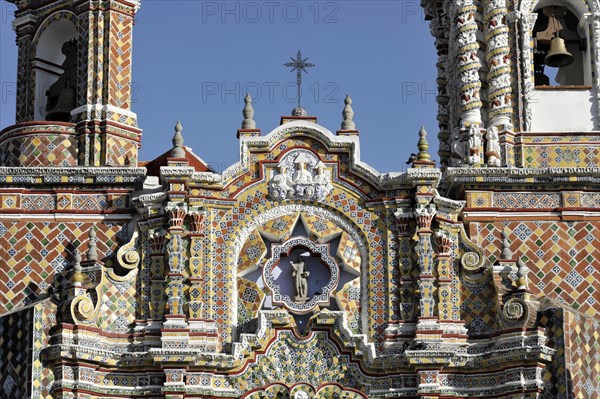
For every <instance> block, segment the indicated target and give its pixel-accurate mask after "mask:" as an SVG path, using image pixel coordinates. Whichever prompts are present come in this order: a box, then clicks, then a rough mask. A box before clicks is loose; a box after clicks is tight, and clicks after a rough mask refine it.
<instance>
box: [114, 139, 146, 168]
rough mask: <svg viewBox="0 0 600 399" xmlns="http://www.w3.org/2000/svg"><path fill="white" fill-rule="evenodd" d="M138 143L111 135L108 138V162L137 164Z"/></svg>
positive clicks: (119, 164) (118, 164)
mask: <svg viewBox="0 0 600 399" xmlns="http://www.w3.org/2000/svg"><path fill="white" fill-rule="evenodd" d="M137 157H138V144H137V143H135V142H132V141H129V140H125V139H120V138H118V137H116V136H112V135H109V136H108V138H107V140H106V164H107V165H113V166H121V165H124V166H129V165H137Z"/></svg>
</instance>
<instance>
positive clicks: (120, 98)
mask: <svg viewBox="0 0 600 399" xmlns="http://www.w3.org/2000/svg"><path fill="white" fill-rule="evenodd" d="M108 15H109V21H107V22H106V29H109V30H110V40H109V42H108V43H105V44H106V45H107V46H108V49H107V50H108V51H107V57H109V59H110V62H109V63H108V69H109V70H108V71H107V72H108V95H109V98H108V102H107V104H110V105H114V106H116V107H118V108H122V109H130V107H131V104H130V101H131V45H132V28H133V18H132V17H130V16H126V15H123V14H121V13H118V12H115V11H112V12H110V13H109V14H108Z"/></svg>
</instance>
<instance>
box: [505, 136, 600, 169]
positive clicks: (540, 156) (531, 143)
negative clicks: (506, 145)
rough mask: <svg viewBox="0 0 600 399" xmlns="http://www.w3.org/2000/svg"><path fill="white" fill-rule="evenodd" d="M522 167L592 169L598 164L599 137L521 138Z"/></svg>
mask: <svg viewBox="0 0 600 399" xmlns="http://www.w3.org/2000/svg"><path fill="white" fill-rule="evenodd" d="M517 141H519V142H520V141H522V142H523V144H522V145H520V146H519V147H520V148H521V154H522V155H521V156H522V160H521V161H522V166H523V167H525V168H547V167H580V168H593V167H596V166H597V165H598V164H599V163H600V136H594V135H585V134H583V133H582V134H578V135H577V136H564V137H558V136H557V137H550V138H548V137H536V136H532V137H526V136H525V135H523V136H521V137H520V138H519V139H518V140H517Z"/></svg>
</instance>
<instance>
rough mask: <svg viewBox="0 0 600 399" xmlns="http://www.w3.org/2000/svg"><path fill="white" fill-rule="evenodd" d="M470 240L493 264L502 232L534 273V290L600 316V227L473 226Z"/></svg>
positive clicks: (569, 224)
mask: <svg viewBox="0 0 600 399" xmlns="http://www.w3.org/2000/svg"><path fill="white" fill-rule="evenodd" d="M470 228H471V237H475V239H474V240H475V241H477V242H479V243H480V245H481V247H482V248H484V249H485V251H486V252H487V253H489V254H490V256H491V261H492V262H493V261H494V260H495V259H497V258H498V256H499V255H500V250H501V248H502V245H501V232H502V230H503V229H504V228H506V229H507V230H508V231H509V241H510V242H511V243H512V244H511V249H512V251H513V253H514V254H515V256H520V257H521V258H522V259H523V260H524V261H525V263H526V264H527V267H529V268H530V269H531V271H530V272H529V281H530V283H529V289H530V290H531V291H532V292H533V293H534V294H535V295H540V296H546V295H547V296H549V297H551V298H553V299H556V300H558V301H560V302H562V303H565V304H567V305H569V306H572V307H574V308H575V309H577V310H578V311H580V312H584V313H587V314H590V315H593V314H597V313H598V312H600V290H599V289H598V284H597V282H598V281H600V223H598V222H544V221H539V222H534V221H527V222H518V221H510V222H503V223H500V222H495V223H478V222H471V224H470Z"/></svg>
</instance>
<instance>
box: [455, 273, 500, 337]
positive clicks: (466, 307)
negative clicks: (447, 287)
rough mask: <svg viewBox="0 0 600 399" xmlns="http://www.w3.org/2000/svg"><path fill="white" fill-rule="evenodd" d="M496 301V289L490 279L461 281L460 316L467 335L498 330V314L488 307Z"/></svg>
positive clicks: (483, 333)
mask: <svg viewBox="0 0 600 399" xmlns="http://www.w3.org/2000/svg"><path fill="white" fill-rule="evenodd" d="M495 302H496V291H495V290H494V287H493V284H492V283H491V282H490V281H485V282H482V283H480V284H470V283H468V282H466V281H463V282H462V286H461V290H460V317H461V319H462V320H464V322H465V327H466V328H467V329H468V334H469V335H485V334H491V333H493V332H495V331H497V330H498V328H499V324H498V316H497V315H496V314H495V312H493V311H492V309H491V308H490V307H491V306H492V304H494V303H495Z"/></svg>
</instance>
